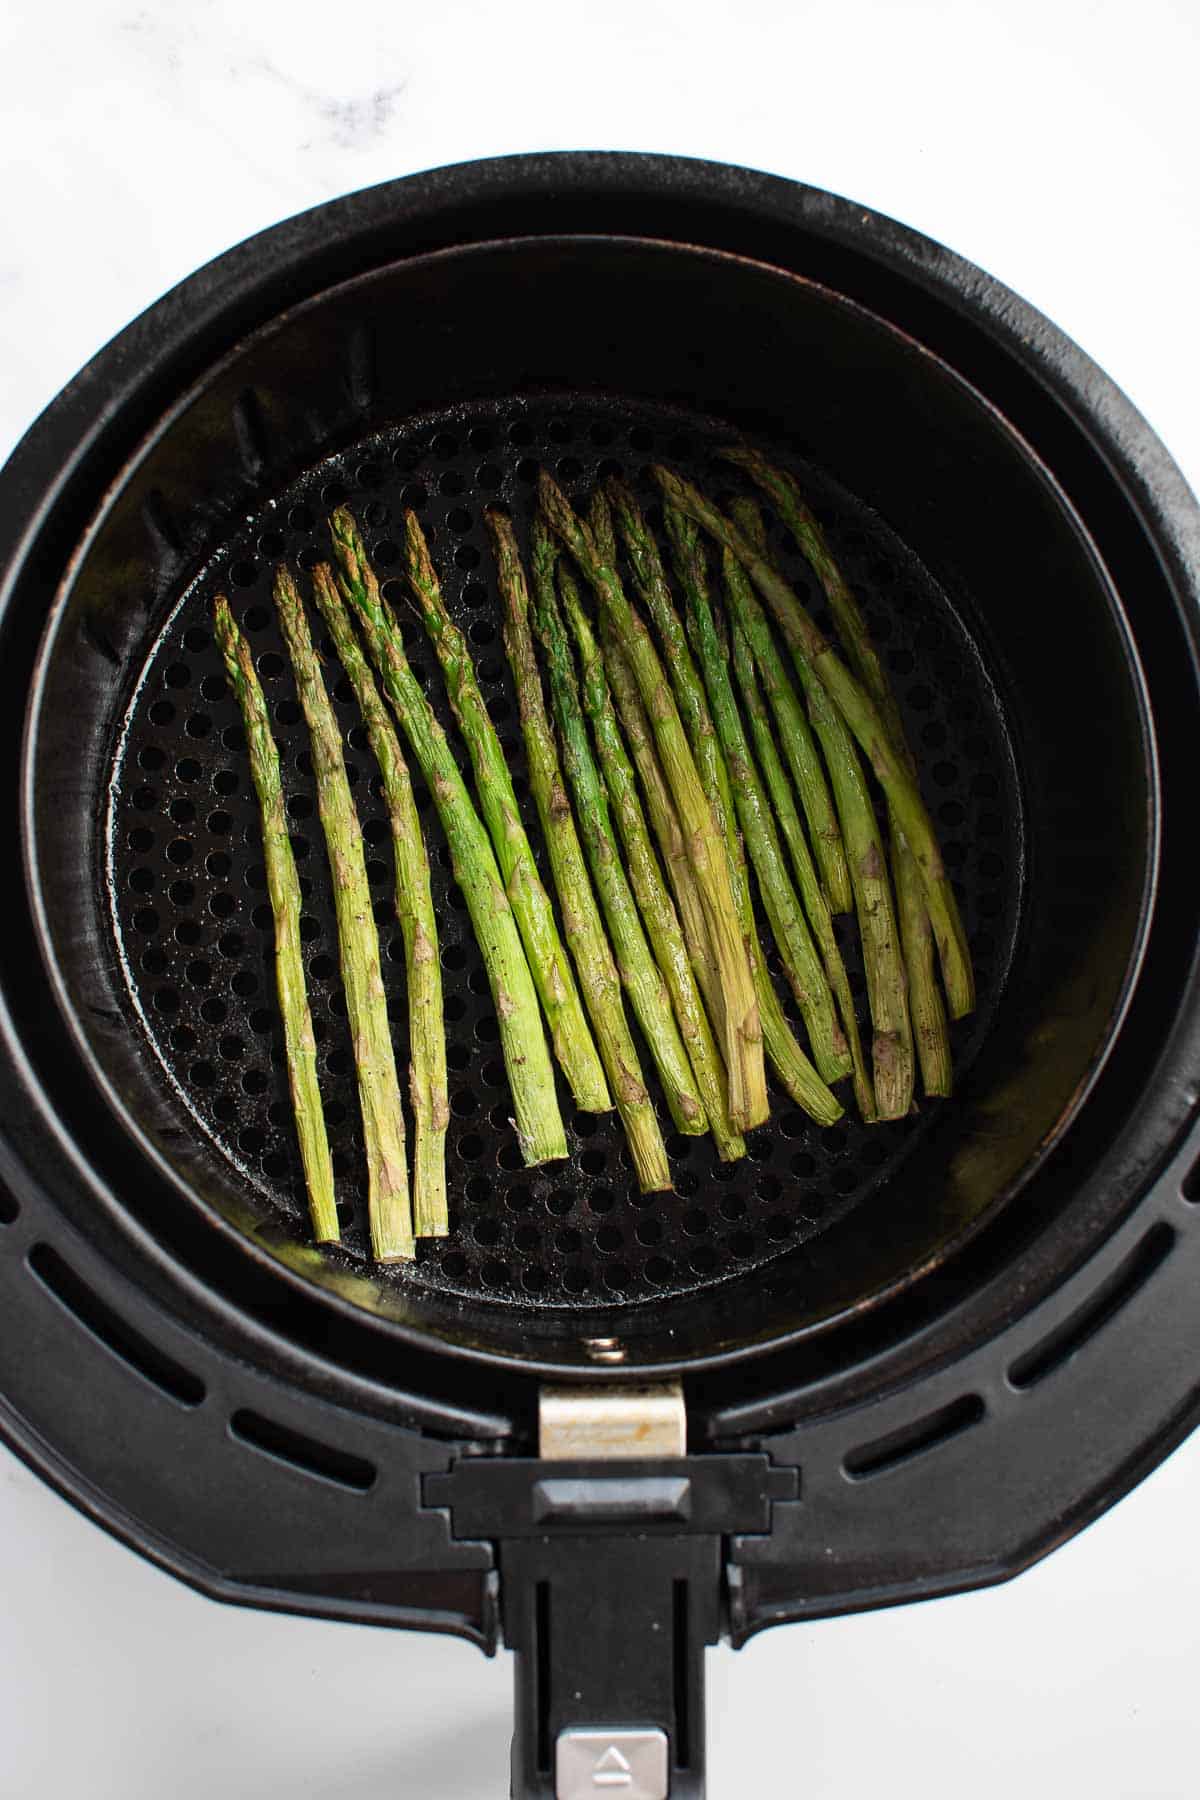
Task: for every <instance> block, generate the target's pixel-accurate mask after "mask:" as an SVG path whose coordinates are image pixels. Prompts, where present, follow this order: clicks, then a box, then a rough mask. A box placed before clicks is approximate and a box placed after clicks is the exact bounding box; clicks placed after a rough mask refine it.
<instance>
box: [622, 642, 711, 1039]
mask: <svg viewBox="0 0 1200 1800" xmlns="http://www.w3.org/2000/svg"><path fill="white" fill-rule="evenodd" d="M600 648H601V654H602V656H603V658H604V673H605V676H606V677H607V680H608V689H609V693H610V694H611V696H612V699H613V701H614V704H615V706H616V710H617V714H618V717H619V720H620V724H621V727H622V729H623V731H624V735H625V742H626V744H627V746H628V748H629V754H630V756H631V757H632V759H633V764H634V767H635V768H636V770H637V773H638V777H639V779H640V781H641V784H642V793H643V795H644V797H645V801H646V811H647V813H648V814H649V817H650V824H651V826H652V827H653V830H654V835H655V837H656V838H657V839H658V847H659V850H660V851H661V853H662V859H663V867H664V868H665V869H666V871H667V880H668V881H669V882H670V884H671V892H672V894H673V895H674V896H675V905H676V907H677V909H678V913H679V923H680V925H681V927H682V929H683V936H684V942H685V943H686V944H687V950H688V958H689V960H690V962H691V965H692V973H693V974H694V975H695V977H696V980H697V982H698V983H699V986H700V992H701V994H702V995H703V996H704V1002H705V1005H706V1006H707V1007H708V1010H709V1012H710V1013H711V1014H713V1015H714V1016H715V1017H719V1016H720V1004H721V987H720V980H719V978H718V975H717V966H716V964H715V963H714V962H713V959H712V949H711V947H710V945H709V942H708V932H707V929H706V927H705V923H704V905H703V902H702V901H701V899H700V890H699V888H698V887H697V886H696V874H695V870H694V869H693V868H692V865H691V863H690V862H689V861H688V854H687V848H686V845H685V844H684V841H683V828H682V826H681V825H680V823H679V815H678V814H677V813H676V811H675V803H674V801H673V800H672V799H671V790H670V788H669V787H668V786H667V778H666V776H665V775H664V774H663V772H662V765H661V764H660V762H659V760H658V753H657V751H656V750H655V748H654V734H653V732H652V731H651V729H650V721H649V719H648V718H647V717H646V709H645V707H644V706H643V705H642V697H641V695H640V694H639V693H638V690H637V682H636V681H635V680H634V675H633V670H632V669H631V668H630V667H629V664H628V662H627V661H626V659H625V655H624V652H623V651H622V649H621V646H620V645H619V644H618V643H617V642H616V641H615V639H614V638H613V635H612V632H611V631H610V630H609V628H608V627H607V625H606V624H605V621H604V620H603V619H601V621H600ZM734 891H735V895H736V887H735V890H734Z"/></svg>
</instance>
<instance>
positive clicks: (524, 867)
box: [404, 507, 612, 1112]
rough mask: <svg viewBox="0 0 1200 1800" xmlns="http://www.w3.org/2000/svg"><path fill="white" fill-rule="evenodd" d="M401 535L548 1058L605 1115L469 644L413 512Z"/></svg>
mask: <svg viewBox="0 0 1200 1800" xmlns="http://www.w3.org/2000/svg"><path fill="white" fill-rule="evenodd" d="M404 533H405V544H406V548H407V553H408V579H409V585H410V586H411V588H412V590H413V593H414V594H415V596H416V600H417V607H418V610H419V611H420V614H421V618H422V620H423V621H424V624H425V630H426V631H427V633H428V634H429V638H430V641H431V642H432V644H433V647H434V649H435V650H436V652H437V657H438V661H439V662H440V663H441V665H442V672H443V674H444V675H445V678H446V689H447V692H448V693H449V696H450V706H451V709H452V710H453V713H454V716H455V718H456V719H457V721H458V726H459V730H460V731H461V732H462V735H463V740H464V742H465V743H466V746H467V750H468V751H469V753H470V757H471V766H472V768H473V769H474V771H475V788H476V792H477V793H478V795H479V805H480V809H481V811H482V813H483V818H484V823H485V824H486V825H487V828H488V831H489V833H490V834H491V839H492V847H493V849H494V850H495V852H496V860H497V862H498V863H499V865H500V873H501V874H502V875H503V877H504V885H505V889H506V891H507V893H508V898H509V903H510V905H511V906H512V909H513V914H514V916H515V918H516V921H517V929H518V930H519V931H520V933H521V941H522V943H523V944H524V946H525V954H526V956H527V958H528V961H529V967H530V971H531V972H532V975H533V979H534V983H535V985H536V987H537V990H538V994H539V996H540V997H541V1002H542V1010H543V1012H544V1013H545V1015H546V1023H547V1025H548V1026H549V1029H550V1041H551V1043H552V1044H553V1045H554V1053H555V1055H556V1056H557V1058H558V1062H559V1066H560V1068H561V1069H562V1071H563V1073H564V1074H565V1076H566V1078H567V1085H568V1086H569V1087H570V1089H571V1092H572V1094H573V1095H574V1097H575V1104H576V1106H578V1107H579V1108H580V1110H581V1111H583V1112H608V1111H610V1110H611V1108H612V1101H611V1099H610V1098H609V1093H608V1087H607V1084H606V1083H605V1079H604V1069H603V1066H602V1064H601V1061H600V1057H599V1055H598V1053H597V1050H596V1046H595V1044H594V1043H593V1041H592V1034H591V1032H590V1030H589V1029H588V1022H587V1019H586V1017H585V1015H584V1011H583V1006H582V1004H581V1002H580V998H579V990H578V988H577V987H576V985H575V977H574V975H573V974H572V972H571V965H570V963H569V962H568V960H567V954H566V951H565V950H564V949H563V947H562V943H561V940H560V939H559V935H558V927H557V925H556V924H555V921H554V908H553V907H552V906H551V904H550V896H549V895H548V894H547V892H546V890H545V888H544V887H543V885H542V878H541V876H540V875H539V874H538V871H537V864H536V863H535V862H534V860H533V850H532V847H531V846H530V842H529V838H528V836H527V834H526V831H525V826H524V824H523V823H522V820H521V809H520V807H519V806H518V805H517V796H516V794H515V793H514V791H513V784H512V775H511V774H510V772H509V767H508V762H507V760H506V758H505V755H504V751H503V750H502V749H501V747H500V740H499V738H498V737H497V736H496V728H495V726H494V725H493V724H492V721H491V719H490V717H489V715H488V710H487V703H486V702H485V700H484V698H483V695H482V694H481V693H480V691H479V683H478V681H477V680H476V678H475V665H474V663H473V661H472V660H471V653H470V651H469V650H468V648H467V641H466V639H465V637H464V636H463V634H462V632H461V631H460V630H459V628H458V626H457V625H455V624H454V622H453V620H452V619H451V618H450V615H449V613H448V612H447V611H446V608H445V604H444V603H443V600H442V593H441V587H440V585H439V583H438V578H437V575H436V573H435V571H434V567H433V561H432V559H431V557H430V554H429V546H428V544H427V543H426V541H425V534H424V532H423V531H422V530H421V525H420V521H419V520H418V518H417V515H416V513H415V512H413V510H412V508H411V507H410V508H409V509H408V511H407V512H406V513H405V515H404Z"/></svg>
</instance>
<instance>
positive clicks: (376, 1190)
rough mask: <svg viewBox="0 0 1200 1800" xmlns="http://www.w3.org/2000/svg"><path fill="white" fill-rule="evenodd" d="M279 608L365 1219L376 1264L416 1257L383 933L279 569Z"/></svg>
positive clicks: (332, 727)
mask: <svg viewBox="0 0 1200 1800" xmlns="http://www.w3.org/2000/svg"><path fill="white" fill-rule="evenodd" d="M274 593H275V609H276V611H277V612H278V614H279V623H280V626H281V628H282V630H283V636H284V641H285V642H286V644H287V648H288V655H289V656H290V657H291V659H292V672H293V674H294V675H295V678H296V692H297V694H298V695H299V698H300V705H301V706H302V708H303V709H304V717H305V719H306V720H307V721H308V733H309V738H310V741H311V743H312V759H313V771H314V774H315V776H316V783H317V808H318V810H319V812H320V815H321V825H322V827H323V829H324V833H325V848H326V850H327V852H328V855H329V872H330V874H331V875H332V877H333V905H334V911H335V913H336V915H337V931H338V953H339V958H340V961H341V969H342V984H343V986H344V987H345V990H346V1015H347V1017H348V1019H349V1021H350V1036H351V1038H352V1039H353V1042H354V1062H355V1069H356V1072H357V1075H358V1103H359V1106H360V1108H361V1110H362V1122H363V1139H364V1142H365V1144H366V1151H367V1183H368V1189H367V1217H368V1220H369V1222H370V1227H371V1250H372V1253H373V1255H374V1257H375V1259H376V1261H377V1262H396V1261H398V1260H399V1259H400V1258H401V1257H410V1256H412V1255H414V1254H415V1251H414V1246H413V1230H412V1213H411V1210H410V1204H409V1193H408V1167H407V1164H406V1162H405V1144H404V1111H403V1108H402V1107H401V1104H400V1083H399V1081H398V1080H397V1077H396V1057H395V1053H394V1051H393V1049H392V1034H391V1029H390V1027H389V1025H388V1016H387V996H386V994H385V993H384V990H383V974H382V972H381V970H380V966H379V934H378V932H377V931H376V929H375V916H374V913H373V912H372V909H371V888H370V884H369V882H368V881H367V866H366V859H365V857H364V855H363V841H362V829H361V827H360V825H359V822H358V814H357V812H356V811H355V809H354V797H353V795H352V794H351V792H350V783H349V781H348V779H347V776H346V764H345V761H344V759H343V756H342V734H341V732H340V730H339V729H338V722H337V719H336V717H335V716H334V711H333V707H332V706H331V705H330V703H329V695H328V694H327V693H326V692H325V683H324V681H323V680H322V679H321V668H320V664H319V663H318V661H317V657H316V652H315V651H314V650H313V646H312V638H311V636H310V634H309V629H308V619H307V618H306V616H305V612H304V602H303V601H302V600H301V598H300V594H299V590H298V589H297V587H296V584H295V582H294V581H293V580H292V577H291V575H290V574H289V572H288V570H287V568H286V566H285V565H284V564H283V563H280V565H279V567H278V568H277V569H276V571H275V588H274Z"/></svg>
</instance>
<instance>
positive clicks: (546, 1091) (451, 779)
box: [330, 507, 567, 1165]
mask: <svg viewBox="0 0 1200 1800" xmlns="http://www.w3.org/2000/svg"><path fill="white" fill-rule="evenodd" d="M330 531H331V534H332V537H333V545H334V552H335V557H336V561H337V565H338V573H339V578H340V582H341V589H342V593H343V595H344V597H345V598H346V599H347V600H348V601H349V603H350V604H351V605H352V606H353V607H354V609H355V611H356V613H357V615H358V619H359V623H360V625H361V627H362V632H363V636H364V638H365V640H366V644H367V649H368V651H369V653H370V656H371V660H372V662H373V663H374V664H375V668H376V670H377V672H378V674H379V678H380V680H381V681H382V683H383V689H384V692H385V694H386V695H387V697H388V700H389V701H390V703H391V706H392V709H393V711H394V712H395V714H396V717H397V719H398V720H399V721H400V725H401V728H402V729H403V731H404V734H405V736H406V737H407V739H408V742H409V746H410V748H411V750H412V753H413V755H414V756H415V757H416V759H417V762H418V764H419V766H420V769H421V773H422V774H423V775H424V777H425V780H426V781H427V782H428V784H429V790H430V792H431V794H432V795H433V799H434V804H435V805H436V807H437V809H438V817H439V818H440V819H441V822H442V829H443V830H444V831H445V833H446V842H447V844H448V845H449V848H450V860H451V866H452V868H453V872H454V878H455V880H456V881H457V882H458V885H459V887H460V888H461V889H462V892H463V897H464V899H465V900H466V903H467V910H468V912H469V914H470V918H471V924H472V926H473V927H474V931H475V937H476V939H477V941H478V944H479V948H480V952H481V954H482V956H483V960H484V966H485V967H486V969H487V973H488V980H489V982H490V983H491V989H492V999H493V1002H494V1004H495V1007H496V1019H497V1022H498V1024H499V1028H500V1043H501V1047H502V1050H503V1053H504V1062H505V1067H506V1068H507V1070H508V1080H509V1086H510V1088H511V1090H512V1099H513V1111H514V1112H515V1114H516V1118H515V1120H514V1124H515V1128H516V1133H517V1140H518V1142H519V1144H520V1146H521V1154H522V1156H523V1157H524V1159H525V1161H526V1163H528V1164H530V1165H533V1164H535V1163H543V1162H552V1161H554V1160H556V1159H557V1158H560V1157H565V1156H566V1154H567V1137H566V1132H565V1130H564V1128H563V1122H562V1115H561V1113H560V1112H559V1110H558V1099H557V1096H556V1095H555V1092H554V1069H553V1066H552V1064H551V1061H550V1053H549V1050H548V1049H547V1046H546V1038H545V1033H544V1032H543V1030H542V1020H541V1014H540V1012H539V1010H538V998H537V989H536V988H535V987H534V985H533V977H532V976H531V975H530V973H529V964H528V963H527V962H526V960H525V952H524V950H523V949H522V947H521V938H520V934H519V933H518V931H517V927H516V921H515V920H514V918H513V914H512V908H511V907H510V906H509V903H508V896H507V894H506V893H505V891H504V883H503V882H502V881H501V879H500V870H499V868H498V867H497V865H496V857H495V853H494V852H493V850H492V846H491V841H490V839H489V838H488V834H487V832H486V831H485V829H484V826H483V823H482V821H481V820H480V817H479V814H478V813H477V812H476V811H475V806H474V803H473V802H472V800H471V796H470V794H469V793H468V792H467V786H466V783H465V782H464V780H463V778H462V776H461V775H460V773H459V770H458V764H457V763H456V762H455V760H454V755H453V752H452V751H451V749H450V745H449V744H448V742H447V741H446V734H445V732H444V731H443V730H442V727H441V726H440V725H439V723H438V721H437V719H436V718H435V717H434V714H433V709H432V707H431V706H430V705H429V702H428V701H427V700H426V698H425V696H424V694H423V693H422V692H421V685H420V683H419V682H418V680H417V678H416V676H415V675H414V674H413V672H412V669H411V668H410V667H409V664H408V658H407V657H406V656H405V654H404V644H403V641H402V639H401V636H400V632H399V629H398V628H397V626H396V625H395V623H394V622H393V621H392V620H390V619H389V618H388V616H387V614H386V613H385V610H384V606H383V602H382V599H381V597H380V593H379V583H378V581H377V580H376V578H375V572H374V570H373V569H372V568H371V565H370V563H369V562H368V561H367V556H366V551H365V550H364V548H363V542H362V538H361V537H360V535H359V531H358V527H357V525H356V524H355V522H354V518H353V516H352V514H351V513H350V512H348V511H347V509H346V508H345V507H339V508H338V509H337V511H336V512H335V513H334V515H333V517H332V519H331V520H330Z"/></svg>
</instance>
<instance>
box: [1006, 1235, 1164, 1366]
mask: <svg viewBox="0 0 1200 1800" xmlns="http://www.w3.org/2000/svg"><path fill="white" fill-rule="evenodd" d="M1174 1243H1175V1233H1174V1232H1173V1231H1172V1229H1171V1227H1170V1226H1169V1225H1164V1224H1161V1223H1160V1224H1158V1225H1154V1226H1152V1227H1151V1229H1150V1230H1149V1231H1148V1232H1147V1233H1146V1235H1145V1237H1144V1238H1143V1239H1142V1240H1141V1242H1140V1243H1139V1244H1138V1246H1137V1248H1136V1249H1135V1250H1133V1251H1132V1252H1131V1253H1130V1255H1129V1256H1127V1257H1126V1258H1125V1260H1124V1262H1123V1263H1121V1265H1120V1266H1119V1268H1117V1269H1116V1270H1115V1271H1114V1273H1113V1274H1112V1275H1110V1277H1109V1279H1108V1280H1107V1281H1106V1282H1105V1283H1104V1284H1103V1286H1102V1287H1100V1288H1099V1290H1098V1291H1097V1292H1096V1293H1095V1294H1093V1295H1092V1297H1091V1299H1090V1300H1089V1301H1088V1302H1087V1304H1086V1305H1085V1306H1082V1307H1080V1309H1079V1311H1078V1312H1076V1313H1074V1314H1073V1315H1072V1316H1071V1318H1069V1319H1067V1320H1065V1321H1064V1323H1063V1324H1062V1325H1059V1326H1058V1327H1057V1328H1056V1329H1055V1330H1054V1331H1052V1332H1050V1333H1049V1335H1048V1336H1046V1337H1044V1338H1043V1339H1042V1341H1041V1343H1040V1344H1035V1345H1034V1347H1033V1349H1032V1350H1028V1351H1026V1353H1025V1355H1024V1356H1020V1357H1018V1358H1017V1360H1016V1362H1015V1363H1013V1365H1012V1367H1011V1368H1010V1370H1009V1371H1008V1379H1009V1381H1010V1382H1011V1383H1012V1385H1013V1387H1015V1388H1020V1389H1026V1388H1031V1387H1036V1386H1037V1384H1038V1382H1039V1381H1044V1380H1045V1379H1046V1377H1047V1375H1053V1373H1054V1371H1055V1370H1056V1369H1060V1368H1061V1367H1062V1365H1063V1364H1064V1363H1065V1362H1069V1361H1070V1359H1071V1357H1073V1356H1074V1355H1075V1353H1076V1351H1078V1350H1082V1348H1083V1346H1084V1345H1085V1344H1086V1343H1087V1342H1088V1341H1089V1339H1091V1338H1093V1337H1095V1335H1096V1333H1097V1332H1098V1331H1099V1330H1101V1329H1102V1327H1103V1326H1105V1325H1107V1324H1108V1321H1109V1320H1110V1319H1113V1318H1115V1317H1116V1315H1117V1314H1118V1313H1119V1312H1120V1311H1121V1309H1122V1308H1123V1307H1125V1306H1128V1304H1129V1302H1130V1301H1131V1300H1132V1299H1133V1297H1134V1295H1135V1294H1136V1293H1138V1292H1139V1290H1140V1289H1141V1288H1143V1287H1144V1286H1145V1284H1146V1282H1147V1281H1149V1279H1150V1277H1151V1276H1152V1275H1153V1274H1154V1272H1155V1270H1156V1269H1159V1268H1161V1267H1162V1264H1163V1263H1164V1262H1165V1261H1166V1259H1167V1257H1168V1256H1169V1255H1170V1253H1171V1250H1172V1248H1173V1246H1174Z"/></svg>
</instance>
